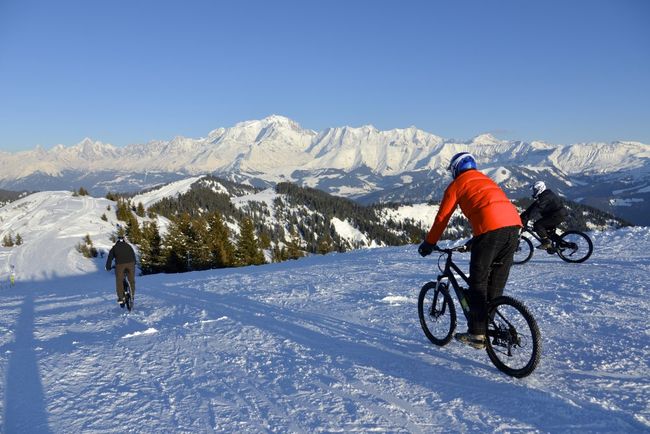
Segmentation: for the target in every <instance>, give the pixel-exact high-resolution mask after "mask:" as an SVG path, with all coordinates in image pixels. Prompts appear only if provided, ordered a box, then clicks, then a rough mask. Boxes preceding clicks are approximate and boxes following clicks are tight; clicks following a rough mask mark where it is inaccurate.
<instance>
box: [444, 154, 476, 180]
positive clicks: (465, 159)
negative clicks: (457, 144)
mask: <svg viewBox="0 0 650 434" xmlns="http://www.w3.org/2000/svg"><path fill="white" fill-rule="evenodd" d="M447 169H448V170H449V171H450V172H451V176H452V177H453V178H454V179H456V177H457V176H458V175H460V174H461V173H462V172H464V171H466V170H470V169H476V160H475V159H474V156H473V155H472V154H470V153H469V152H459V153H458V154H456V155H454V156H453V157H451V161H450V162H449V167H447Z"/></svg>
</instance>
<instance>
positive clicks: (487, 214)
mask: <svg viewBox="0 0 650 434" xmlns="http://www.w3.org/2000/svg"><path fill="white" fill-rule="evenodd" d="M458 204H460V210H461V211H462V212H463V214H465V217H467V218H468V220H469V222H470V224H471V225H472V232H473V234H474V236H478V235H481V234H484V233H486V232H490V231H493V230H495V229H499V228H504V227H507V226H522V224H521V219H520V218H519V213H518V212H517V208H515V206H514V205H513V204H512V203H511V202H510V200H509V199H508V197H507V196H506V194H505V193H504V192H503V190H501V188H500V187H499V186H498V185H497V184H496V183H495V182H494V181H492V180H491V179H490V178H489V177H488V176H486V175H483V174H482V173H481V172H479V171H478V170H467V171H465V172H463V173H461V174H460V175H458V177H457V178H456V179H454V180H453V181H452V183H451V184H449V186H448V187H447V189H446V190H445V195H444V196H443V198H442V202H441V203H440V209H438V214H436V218H435V220H434V221H433V226H431V230H429V233H428V234H427V237H426V240H427V242H429V243H431V244H435V243H437V242H438V240H439V239H440V236H441V235H442V232H443V231H444V230H445V228H446V227H447V223H448V222H449V218H450V217H451V215H452V214H453V212H454V210H455V209H456V205H458Z"/></svg>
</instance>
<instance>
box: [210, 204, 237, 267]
mask: <svg viewBox="0 0 650 434" xmlns="http://www.w3.org/2000/svg"><path fill="white" fill-rule="evenodd" d="M208 228H209V229H208V244H209V248H210V253H211V256H212V261H211V265H212V267H213V268H221V267H228V266H230V265H232V264H233V262H234V257H235V248H234V246H233V245H232V243H231V242H230V231H229V230H228V227H227V226H226V225H225V224H224V221H223V218H222V217H221V214H219V213H218V212H214V213H212V214H210V215H209V216H208Z"/></svg>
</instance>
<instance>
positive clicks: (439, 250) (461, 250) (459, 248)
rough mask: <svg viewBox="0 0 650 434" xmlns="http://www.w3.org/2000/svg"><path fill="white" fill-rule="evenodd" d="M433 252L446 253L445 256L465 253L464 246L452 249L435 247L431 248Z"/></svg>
mask: <svg viewBox="0 0 650 434" xmlns="http://www.w3.org/2000/svg"><path fill="white" fill-rule="evenodd" d="M433 250H434V251H436V252H440V253H447V254H450V253H452V252H460V253H463V252H466V250H465V245H462V246H454V247H449V248H442V247H438V246H435V247H434V248H433Z"/></svg>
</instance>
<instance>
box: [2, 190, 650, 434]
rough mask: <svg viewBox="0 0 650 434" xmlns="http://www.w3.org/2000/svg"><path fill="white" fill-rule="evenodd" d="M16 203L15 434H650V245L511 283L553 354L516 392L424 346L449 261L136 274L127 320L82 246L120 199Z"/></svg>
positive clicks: (641, 233)
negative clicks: (428, 297)
mask: <svg viewBox="0 0 650 434" xmlns="http://www.w3.org/2000/svg"><path fill="white" fill-rule="evenodd" d="M21 201H22V202H21ZM21 201H17V202H14V203H12V204H10V205H8V206H6V207H4V208H2V209H0V230H1V231H5V230H8V228H11V229H12V230H13V228H16V227H20V228H24V233H23V229H21V234H22V235H23V236H24V238H25V244H24V245H22V246H18V247H14V248H0V260H2V261H3V262H2V263H0V270H3V268H2V266H4V265H6V264H8V263H13V264H16V267H17V269H18V270H17V282H16V285H15V286H9V285H7V284H3V286H2V287H1V289H0V331H1V333H0V348H1V351H0V369H2V372H3V374H4V375H3V381H1V382H0V393H2V396H3V397H4V400H2V401H0V425H1V426H2V428H0V431H3V432H7V433H13V432H102V433H104V432H107V433H109V432H115V433H117V432H120V433H121V432H151V433H159V432H192V433H195V432H196V433H203V432H296V433H302V432H304V433H311V432H414V433H418V432H421V433H430V432H495V431H504V432H626V433H632V432H648V431H650V406H649V405H648V402H650V377H649V375H648V373H649V372H650V369H649V368H650V367H649V366H648V365H649V363H650V332H649V330H650V327H649V326H650V323H649V322H648V318H650V301H648V297H647V290H648V283H647V281H648V272H649V271H650V228H647V227H634V228H625V229H620V230H617V231H610V232H592V233H590V235H591V237H592V239H593V241H594V246H595V250H594V254H593V256H592V257H591V258H590V259H589V260H588V261H587V262H585V263H583V264H568V263H564V262H562V261H561V260H560V259H559V258H558V257H557V256H550V255H548V254H546V253H545V252H539V251H536V252H535V256H534V257H533V258H532V260H531V261H530V262H529V263H527V264H525V265H522V266H516V267H513V268H512V270H511V276H510V279H509V282H508V286H507V289H506V293H508V294H509V295H512V296H514V297H516V298H518V299H520V300H522V301H523V302H525V304H526V305H527V306H528V307H529V309H530V310H531V312H532V313H533V314H534V315H535V317H536V318H537V321H538V324H539V328H540V330H541V333H542V339H543V354H542V359H541V363H540V365H539V367H538V368H537V370H536V371H535V372H534V373H533V374H532V375H531V376H529V377H526V378H524V379H519V380H518V379H514V378H511V377H508V376H506V375H504V374H502V373H500V372H499V371H498V370H496V368H495V367H494V366H493V365H492V364H491V363H490V361H489V359H488V357H487V354H486V353H485V352H483V351H477V350H473V349H471V348H469V347H466V346H463V345H461V344H458V343H456V342H453V341H452V342H451V343H450V344H449V345H447V346H445V347H442V348H439V347H435V346H433V345H431V344H430V343H429V341H428V340H427V339H426V337H425V336H424V334H423V333H422V330H421V329H420V325H419V321H418V317H417V308H416V306H417V296H418V292H419V288H420V287H421V286H422V285H423V284H424V283H425V282H427V281H429V280H432V279H434V278H435V276H436V274H437V269H436V265H435V264H436V263H437V256H435V255H433V256H432V257H429V258H421V257H420V256H419V255H418V254H417V252H416V246H413V245H409V246H403V247H389V248H386V247H384V248H377V249H364V250H358V251H353V252H350V253H345V254H340V253H331V254H328V255H324V256H320V255H318V256H310V257H307V258H303V259H300V260H297V261H288V262H284V263H279V264H269V265H264V266H256V267H243V268H233V269H220V270H211V271H204V272H192V273H184V274H160V275H151V276H138V278H137V282H136V289H137V291H136V297H135V309H134V311H133V312H131V313H128V314H127V313H126V312H125V311H123V310H122V309H120V308H119V307H118V306H117V303H116V302H115V299H116V296H115V291H114V276H113V274H111V273H107V272H106V271H103V259H101V258H98V259H96V260H89V259H84V258H82V257H81V256H80V255H79V254H78V253H76V251H74V249H73V248H72V247H71V245H72V244H74V242H76V240H77V238H78V237H81V236H83V235H85V233H86V232H88V231H89V230H91V229H93V228H94V225H95V224H105V227H103V228H101V230H110V228H112V224H111V222H103V221H101V220H99V222H95V221H94V219H95V218H96V217H95V216H96V214H97V213H99V214H101V211H102V208H105V206H106V204H109V203H111V202H110V201H107V200H105V199H94V198H89V197H76V198H73V197H70V195H69V193H67V192H49V193H47V194H45V193H43V194H39V195H36V197H34V195H32V196H29V197H27V198H24V199H21ZM39 201H40V202H39ZM64 207H68V209H67V212H69V213H70V215H71V216H76V217H77V218H75V219H74V220H72V221H73V222H74V224H71V223H70V221H71V220H60V219H59V218H58V215H61V214H63V212H64V211H66V210H65V208H64ZM107 214H108V213H107ZM66 221H67V222H68V225H67V226H66V225H64V223H65V222H66ZM84 222H87V223H84ZM342 223H344V222H342ZM77 225H79V227H77ZM84 225H87V226H84ZM95 230H96V231H100V228H99V227H97V229H95ZM352 233H353V231H351V234H352ZM91 236H93V233H91ZM97 238H98V240H99V239H100V238H101V237H100V236H99V235H97ZM93 239H94V238H93ZM457 259H458V264H459V266H460V267H461V268H463V269H467V267H468V263H467V261H468V255H458V258H457ZM54 269H56V270H57V271H56V272H54V271H53V270H54ZM1 272H2V271H0V273H1ZM0 277H2V278H3V280H5V281H6V275H2V276H0ZM464 329H465V322H464V320H463V319H462V318H459V324H458V330H461V331H463V330H464Z"/></svg>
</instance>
